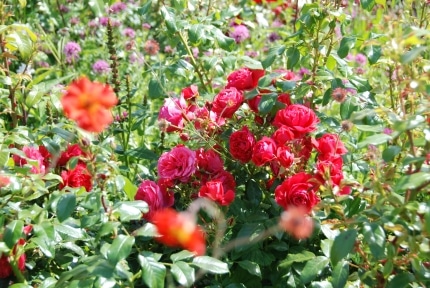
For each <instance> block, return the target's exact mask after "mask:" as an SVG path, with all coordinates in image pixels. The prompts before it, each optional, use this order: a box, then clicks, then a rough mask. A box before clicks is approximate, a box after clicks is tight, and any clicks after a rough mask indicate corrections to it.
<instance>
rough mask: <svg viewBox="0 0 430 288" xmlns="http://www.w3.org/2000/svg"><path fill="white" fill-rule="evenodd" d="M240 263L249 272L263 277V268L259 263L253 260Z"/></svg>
mask: <svg viewBox="0 0 430 288" xmlns="http://www.w3.org/2000/svg"><path fill="white" fill-rule="evenodd" d="M238 264H239V266H240V267H242V268H243V269H245V270H246V271H248V273H249V274H251V275H255V276H257V277H259V278H260V279H261V270H260V266H259V265H258V264H257V263H255V262H251V261H249V260H244V261H240V262H238Z"/></svg>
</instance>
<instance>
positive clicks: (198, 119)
mask: <svg viewBox="0 0 430 288" xmlns="http://www.w3.org/2000/svg"><path fill="white" fill-rule="evenodd" d="M193 122H194V127H195V128H196V129H197V130H203V131H205V132H206V133H208V134H211V133H212V132H214V131H216V130H217V129H218V128H219V127H221V126H222V125H224V124H225V119H224V118H222V117H220V116H219V115H218V114H217V113H215V112H214V111H209V110H208V109H207V108H206V107H202V108H199V109H196V110H195V112H194V117H193Z"/></svg>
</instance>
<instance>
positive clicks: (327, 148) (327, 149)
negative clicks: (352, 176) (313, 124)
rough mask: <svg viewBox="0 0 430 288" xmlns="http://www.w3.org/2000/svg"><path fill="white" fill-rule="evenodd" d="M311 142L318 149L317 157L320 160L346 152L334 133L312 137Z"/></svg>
mask: <svg viewBox="0 0 430 288" xmlns="http://www.w3.org/2000/svg"><path fill="white" fill-rule="evenodd" d="M312 144H313V146H314V147H315V149H316V150H317V151H318V159H320V160H327V159H329V158H331V157H333V156H336V155H343V154H345V153H347V152H348V150H346V148H345V146H344V145H343V143H342V141H341V140H340V139H339V136H338V135H336V134H330V133H327V134H324V135H323V136H322V137H320V138H318V139H313V141H312Z"/></svg>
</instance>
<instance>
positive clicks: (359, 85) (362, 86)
mask: <svg viewBox="0 0 430 288" xmlns="http://www.w3.org/2000/svg"><path fill="white" fill-rule="evenodd" d="M348 80H349V82H350V83H351V84H352V85H354V87H355V88H356V89H357V91H358V92H359V93H363V92H367V91H370V90H372V86H370V84H369V81H368V80H367V79H363V78H361V77H359V76H352V77H350V78H349V79H348Z"/></svg>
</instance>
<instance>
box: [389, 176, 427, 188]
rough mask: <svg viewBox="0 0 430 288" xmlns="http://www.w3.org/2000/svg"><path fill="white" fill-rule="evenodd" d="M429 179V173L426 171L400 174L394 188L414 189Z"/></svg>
mask: <svg viewBox="0 0 430 288" xmlns="http://www.w3.org/2000/svg"><path fill="white" fill-rule="evenodd" d="M429 181H430V173H428V172H418V173H414V174H411V175H404V176H402V177H401V178H400V179H399V181H397V185H396V186H395V188H394V190H395V191H398V192H401V191H405V190H409V189H416V188H418V187H420V186H421V185H422V184H424V183H426V182H429Z"/></svg>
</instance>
